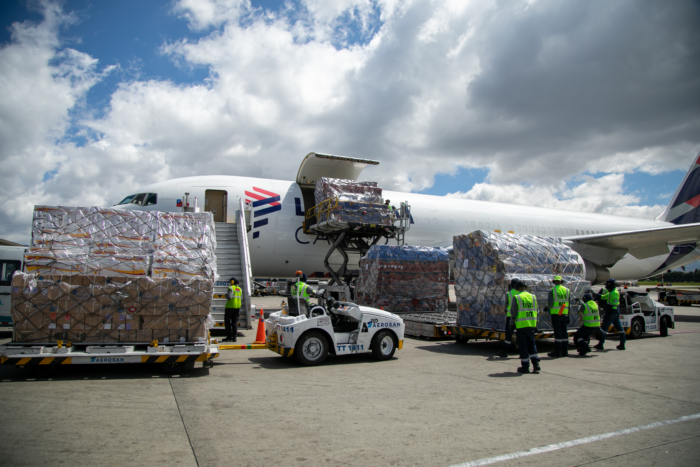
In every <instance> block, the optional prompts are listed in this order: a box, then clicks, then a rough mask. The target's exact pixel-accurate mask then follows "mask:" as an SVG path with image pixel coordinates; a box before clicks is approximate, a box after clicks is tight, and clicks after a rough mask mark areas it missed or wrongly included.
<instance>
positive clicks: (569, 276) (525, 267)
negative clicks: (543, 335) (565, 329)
mask: <svg viewBox="0 0 700 467" xmlns="http://www.w3.org/2000/svg"><path fill="white" fill-rule="evenodd" d="M453 248H454V253H455V293H456V296H457V312H458V314H457V324H458V325H459V326H470V327H478V328H486V329H495V330H503V329H504V327H505V319H506V300H507V294H508V285H509V284H510V281H511V279H520V280H521V281H523V282H525V283H526V284H527V285H528V289H527V291H528V292H530V293H531V294H533V295H535V296H536V297H537V303H538V306H539V316H538V324H537V328H538V329H540V330H551V329H552V322H551V315H550V314H549V313H545V312H544V307H545V306H546V305H547V297H548V293H549V291H550V289H551V288H552V287H553V286H554V283H553V282H552V279H553V278H554V276H561V277H562V279H563V280H564V286H566V287H567V288H568V289H569V290H570V291H571V297H572V299H573V298H574V297H576V298H580V297H581V296H582V295H583V293H584V291H585V290H588V289H590V286H591V284H590V282H588V281H586V280H584V277H585V276H584V273H585V272H584V268H583V261H582V259H581V258H580V256H579V255H578V254H577V253H576V252H575V251H573V250H571V248H569V247H567V246H566V245H564V244H563V243H562V242H561V240H560V239H556V238H549V237H531V236H527V235H526V236H520V235H513V234H501V233H492V232H486V231H481V230H477V231H475V232H472V233H470V234H468V235H460V236H456V237H454V239H453ZM578 311H579V307H578V306H576V305H573V306H571V307H570V310H569V327H570V328H574V327H578V326H580V324H581V317H580V314H579V312H578Z"/></svg>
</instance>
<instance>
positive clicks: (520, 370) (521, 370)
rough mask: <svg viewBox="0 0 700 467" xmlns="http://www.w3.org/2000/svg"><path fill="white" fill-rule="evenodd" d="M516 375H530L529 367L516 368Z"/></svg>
mask: <svg viewBox="0 0 700 467" xmlns="http://www.w3.org/2000/svg"><path fill="white" fill-rule="evenodd" d="M518 373H530V365H523V366H521V367H520V368H518Z"/></svg>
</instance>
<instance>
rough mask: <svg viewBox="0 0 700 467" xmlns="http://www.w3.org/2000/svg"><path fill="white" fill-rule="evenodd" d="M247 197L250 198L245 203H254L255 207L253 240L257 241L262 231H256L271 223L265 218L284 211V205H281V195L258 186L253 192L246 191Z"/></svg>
mask: <svg viewBox="0 0 700 467" xmlns="http://www.w3.org/2000/svg"><path fill="white" fill-rule="evenodd" d="M245 195H246V196H247V197H248V198H246V200H245V202H246V203H248V204H251V203H252V206H253V219H254V221H253V238H254V239H255V238H258V237H259V236H260V230H256V229H260V228H261V227H263V226H265V225H267V223H268V221H269V218H268V217H263V216H267V215H268V214H272V213H273V212H277V211H280V210H282V205H281V204H280V203H279V200H280V195H278V194H277V193H273V192H271V191H267V190H263V189H262V188H258V187H256V186H254V187H253V191H248V190H246V192H245ZM251 198H252V199H251ZM253 200H255V201H253ZM258 208H261V209H258ZM259 218H260V219H259Z"/></svg>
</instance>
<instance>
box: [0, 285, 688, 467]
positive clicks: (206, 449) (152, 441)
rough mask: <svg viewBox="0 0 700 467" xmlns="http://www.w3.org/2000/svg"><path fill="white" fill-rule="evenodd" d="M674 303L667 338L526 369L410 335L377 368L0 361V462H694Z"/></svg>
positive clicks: (261, 360) (241, 355)
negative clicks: (180, 370) (181, 368)
mask: <svg viewBox="0 0 700 467" xmlns="http://www.w3.org/2000/svg"><path fill="white" fill-rule="evenodd" d="M273 298H274V299H275V300H274V302H273ZM253 302H254V303H256V304H258V305H260V306H262V307H263V308H265V307H268V306H269V307H270V309H269V310H272V309H273V308H274V307H275V303H279V302H280V300H279V297H272V298H269V297H265V298H264V299H254V300H253ZM277 308H278V306H277ZM674 309H675V310H676V316H677V319H676V327H675V329H673V330H671V334H670V335H669V336H668V337H665V338H664V337H660V336H659V335H658V334H645V335H644V337H643V338H641V339H638V340H628V343H627V350H625V351H618V350H615V346H616V345H617V344H618V342H617V338H616V337H611V338H609V339H608V341H607V343H606V350H604V351H594V352H592V353H591V354H589V355H588V356H586V357H578V356H577V355H576V354H575V352H573V355H574V356H570V357H569V358H566V359H557V360H552V359H550V358H548V357H546V353H547V352H550V351H551V350H553V348H554V344H553V342H551V341H545V342H542V343H540V345H539V354H540V356H542V357H543V359H542V371H541V372H540V373H539V374H528V375H521V374H519V373H517V372H516V368H517V367H518V366H519V358H518V356H517V355H515V354H513V355H511V356H510V357H509V358H508V359H501V358H498V357H496V356H495V354H496V353H497V352H498V350H499V349H500V343H498V342H484V341H478V342H473V341H470V342H469V343H467V344H457V343H455V342H454V341H450V340H419V339H411V338H407V339H406V340H405V342H404V348H403V349H402V350H399V351H397V352H396V355H395V357H394V358H393V359H392V360H389V361H385V362H376V361H374V360H373V359H372V357H371V355H370V354H367V355H358V356H347V357H333V356H329V358H328V359H327V360H326V363H325V364H323V365H322V366H318V367H310V368H308V367H303V366H300V365H299V364H297V363H296V362H295V361H294V360H291V359H285V358H283V357H281V356H279V355H277V354H274V353H272V352H270V351H269V350H232V351H223V352H222V354H221V356H220V357H219V358H217V359H215V360H214V365H213V366H212V367H211V368H203V367H201V366H200V365H199V364H198V366H197V367H196V368H195V369H194V370H192V371H190V372H188V373H184V374H181V375H175V376H167V375H165V374H163V373H161V372H160V369H159V368H158V367H155V366H154V367H151V366H148V365H138V364H136V365H124V364H122V365H113V366H109V365H90V366H81V365H72V366H69V367H67V368H62V371H61V372H59V373H58V374H56V375H54V376H51V377H41V376H37V375H35V374H32V373H31V372H30V371H27V370H22V369H16V368H14V367H13V366H0V400H2V410H0V440H1V441H0V449H1V450H2V457H1V459H2V461H0V464H2V465H6V466H15V465H17V466H20V465H28V466H35V465H59V464H66V465H71V466H81V465H90V466H95V465H98V466H100V465H119V466H131V465H134V466H140V465H156V464H158V463H163V462H165V463H167V464H168V465H182V466H195V465H198V466H218V465H222V466H223V465H226V466H231V465H234V466H259V465H268V466H269V465H291V466H294V465H304V466H315V465H331V466H336V465H338V466H340V465H344V466H347V465H349V466H364V465H370V464H371V465H380V466H384V465H387V466H440V467H443V466H452V465H487V464H488V465H509V466H524V465H557V466H581V465H595V466H617V465H637V466H651V465H681V466H683V465H688V466H691V465H692V466H696V465H698V455H699V454H700V442H699V441H700V415H699V414H700V371H699V370H698V362H699V361H700V308H695V307H693V308H690V307H674ZM266 311H268V310H266ZM0 337H3V336H0ZM8 337H9V336H8V335H7V334H4V338H3V339H2V340H0V342H6V341H7V340H9V339H8ZM254 337H255V329H252V330H244V331H241V333H240V334H239V337H238V342H239V343H250V342H252V341H253V340H254ZM570 355H572V353H571V352H570ZM688 416H690V417H688ZM682 417H686V418H682ZM538 448H539V449H538Z"/></svg>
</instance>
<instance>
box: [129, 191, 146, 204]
mask: <svg viewBox="0 0 700 467" xmlns="http://www.w3.org/2000/svg"><path fill="white" fill-rule="evenodd" d="M146 194H147V193H139V194H138V195H136V196H134V199H132V200H131V204H136V205H138V206H142V205H143V200H144V198H145V197H146Z"/></svg>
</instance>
